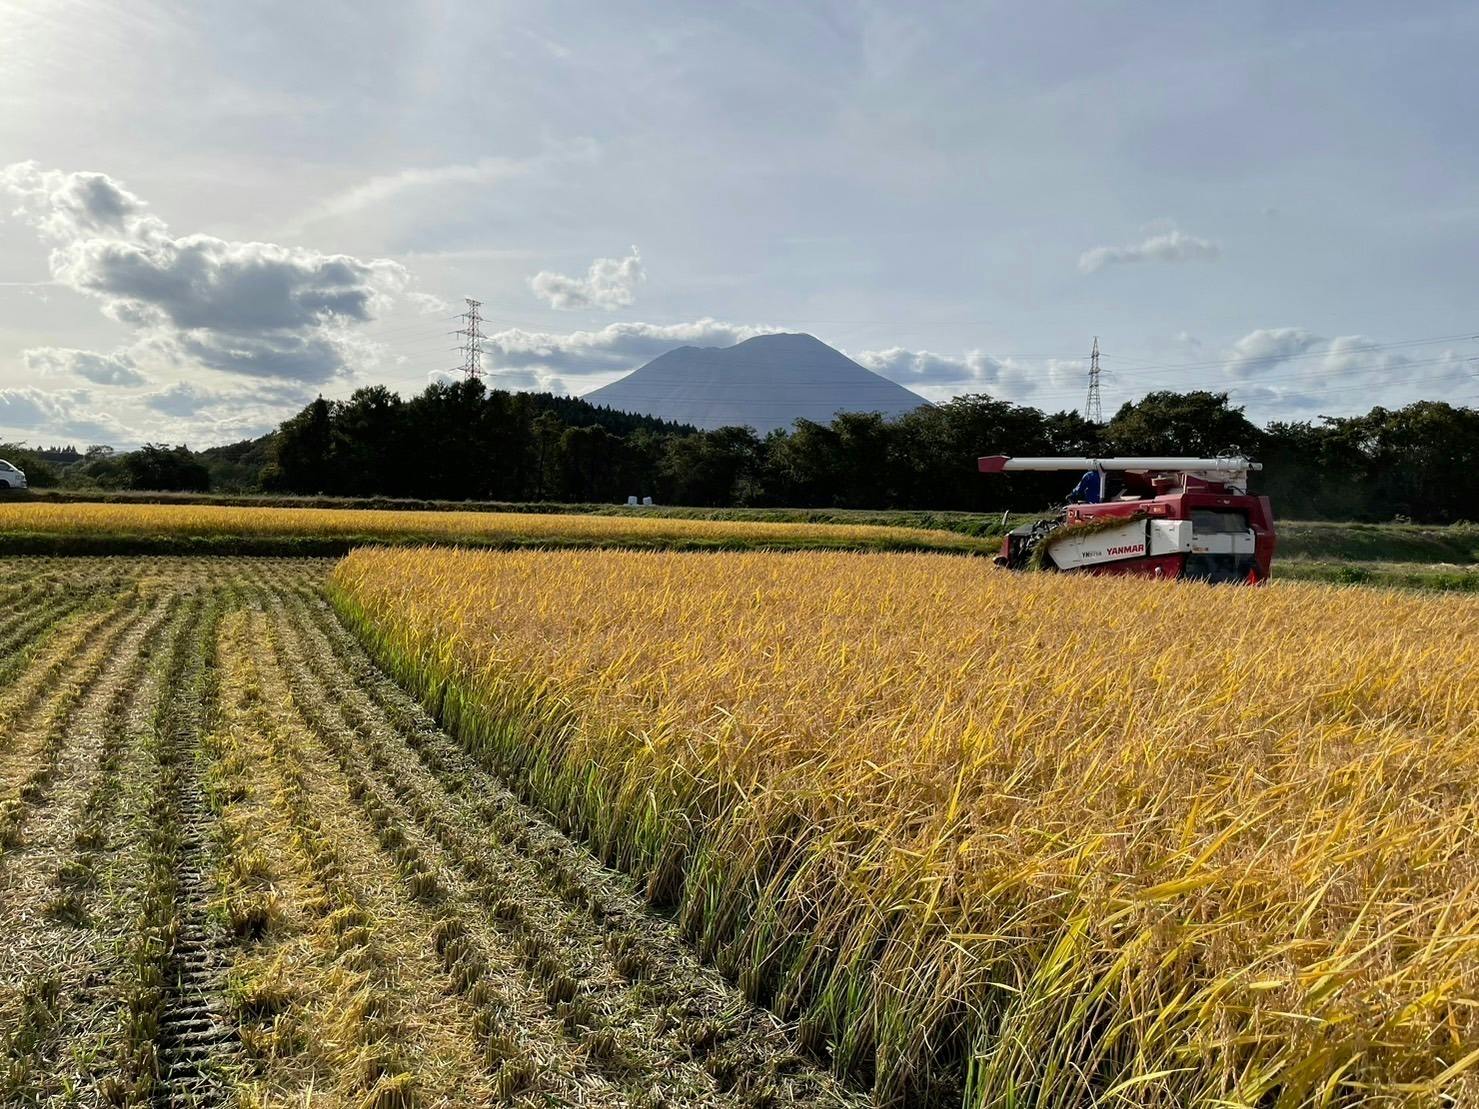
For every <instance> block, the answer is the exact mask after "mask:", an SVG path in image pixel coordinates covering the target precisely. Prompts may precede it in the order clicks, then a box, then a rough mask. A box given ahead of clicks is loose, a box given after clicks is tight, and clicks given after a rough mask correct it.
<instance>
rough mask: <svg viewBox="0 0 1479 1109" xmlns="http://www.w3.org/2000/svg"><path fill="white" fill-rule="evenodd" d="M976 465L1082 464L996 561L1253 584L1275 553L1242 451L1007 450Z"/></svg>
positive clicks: (1269, 518) (1004, 468) (1005, 469)
mask: <svg viewBox="0 0 1479 1109" xmlns="http://www.w3.org/2000/svg"><path fill="white" fill-rule="evenodd" d="M979 466H980V469H981V472H982V473H986V474H1000V473H1010V472H1013V471H1020V470H1031V471H1041V470H1067V471H1074V472H1079V473H1081V474H1082V476H1081V477H1080V479H1079V483H1078V486H1077V488H1075V489H1074V491H1073V495H1072V497H1071V498H1070V503H1069V504H1068V505H1067V506H1066V507H1065V508H1064V509H1063V510H1062V511H1061V512H1060V513H1059V514H1058V515H1057V517H1056V518H1050V519H1044V520H1037V521H1034V522H1033V523H1031V524H1024V525H1023V526H1022V527H1019V528H1016V529H1015V530H1013V531H1011V532H1009V533H1008V534H1007V536H1006V539H1005V540H1004V541H1003V543H1002V548H1001V554H1000V555H998V556H997V559H996V562H997V565H999V566H1005V567H1007V568H1009V569H1012V570H1030V569H1046V570H1067V571H1074V572H1079V573H1089V574H1131V575H1137V576H1141V577H1153V578H1197V579H1200V580H1202V581H1211V582H1243V583H1247V584H1250V585H1260V584H1262V583H1264V582H1266V581H1268V579H1269V569H1270V566H1271V564H1272V562H1273V557H1274V517H1273V509H1272V508H1271V507H1270V505H1269V500H1268V498H1267V497H1259V496H1252V495H1250V494H1249V493H1248V472H1249V471H1250V470H1261V469H1262V468H1263V466H1262V464H1261V463H1258V462H1251V461H1249V460H1248V459H1246V458H1240V457H1227V458H1010V457H1008V456H1006V455H992V456H990V457H987V458H982V459H980V461H979Z"/></svg>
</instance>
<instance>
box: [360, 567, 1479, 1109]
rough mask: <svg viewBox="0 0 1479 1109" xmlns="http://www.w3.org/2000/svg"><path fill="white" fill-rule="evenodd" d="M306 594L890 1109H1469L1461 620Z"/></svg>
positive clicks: (378, 579) (992, 579)
mask: <svg viewBox="0 0 1479 1109" xmlns="http://www.w3.org/2000/svg"><path fill="white" fill-rule="evenodd" d="M332 595H333V597H334V599H335V602H336V604H337V606H338V607H339V609H340V611H341V613H342V614H343V615H344V616H345V618H346V620H347V622H348V623H349V624H350V625H351V626H353V627H354V628H355V629H356V630H357V631H358V632H359V633H360V635H361V636H362V637H363V638H364V639H365V640H366V642H367V643H368V644H369V645H370V646H371V648H372V650H373V651H374V653H375V654H376V655H377V656H378V657H379V658H380V659H381V660H382V662H384V663H385V664H386V665H387V666H388V667H389V668H390V669H391V670H392V671H393V672H394V673H395V674H396V675H397V676H398V677H400V678H401V679H402V680H403V681H404V682H405V683H407V684H408V685H409V686H410V687H411V688H413V689H414V690H415V691H416V692H417V693H418V694H419V695H420V696H421V697H422V698H423V699H424V700H425V702H426V703H427V704H428V705H429V706H430V707H431V708H432V709H433V710H434V711H435V712H436V713H437V714H439V716H440V717H441V719H442V720H443V721H444V722H446V723H447V724H448V725H449V726H450V728H451V729H452V730H454V731H455V732H456V733H457V734H458V735H459V737H460V738H461V739H463V740H464V741H465V742H466V743H467V744H468V745H469V747H470V748H471V749H473V750H474V751H476V752H477V753H479V754H480V755H481V756H482V757H484V758H485V759H487V760H488V761H489V762H490V763H491V764H492V765H495V766H497V767H499V768H501V770H502V771H503V772H505V773H506V774H507V775H508V776H509V777H510V778H511V779H512V780H514V781H516V782H517V783H518V784H519V786H520V788H521V789H522V790H523V791H524V792H525V793H526V795H527V796H528V797H530V798H531V799H533V800H536V801H537V802H538V803H540V804H542V805H544V806H546V807H547V808H548V809H549V810H550V811H551V812H552V813H554V814H556V815H557V816H558V817H559V818H560V820H561V821H562V822H563V823H564V824H565V825H566V826H568V827H570V828H572V829H575V830H577V831H578V832H579V833H580V834H581V835H583V836H584V837H586V838H587V839H588V840H589V841H590V842H591V843H592V845H593V846H594V847H595V849H596V850H597V851H598V852H599V853H600V854H601V855H602V856H603V857H604V858H605V859H607V860H608V861H609V862H611V863H614V864H618V865H620V866H621V867H623V868H625V869H628V870H630V871H631V872H633V873H634V874H635V875H636V876H637V877H638V878H639V879H640V880H641V881H642V882H643V883H644V884H645V886H646V889H647V890H648V892H649V894H650V895H651V896H652V897H653V899H654V900H657V901H659V902H663V903H668V904H675V905H677V906H678V907H679V908H680V911H681V919H682V922H683V925H684V927H685V929H686V930H687V932H688V933H689V935H690V936H691V937H692V938H693V939H694V940H695V941H696V942H697V944H698V946H699V949H700V951H701V952H702V953H703V954H704V955H705V956H707V957H709V958H712V959H713V960H714V961H715V962H716V963H717V964H718V966H719V967H720V968H721V969H722V970H724V971H725V973H726V974H729V975H732V976H734V977H735V978H737V979H738V981H739V982H740V984H741V986H742V988H743V989H744V990H745V992H746V993H747V994H749V995H750V996H751V997H752V998H754V999H757V1000H763V1001H766V1002H767V1003H769V1004H771V1005H772V1006H774V1007H775V1008H776V1009H778V1010H779V1011H780V1012H781V1013H782V1014H783V1015H785V1016H788V1017H791V1018H794V1019H796V1020H797V1021H798V1022H799V1028H800V1033H801V1037H802V1039H803V1041H804V1042H806V1043H808V1044H810V1045H811V1046H813V1047H815V1048H816V1049H817V1050H819V1051H823V1052H826V1053H828V1054H830V1055H831V1057H832V1059H833V1062H834V1064H835V1065H836V1066H837V1068H838V1069H840V1070H842V1071H844V1072H848V1073H852V1074H855V1075H860V1076H863V1077H866V1078H870V1079H871V1081H872V1082H873V1085H874V1089H875V1096H876V1097H877V1098H878V1100H880V1101H883V1102H893V1103H901V1102H910V1103H918V1102H919V1101H926V1100H927V1101H935V1102H949V1101H956V1100H960V1099H963V1100H964V1101H965V1102H966V1103H967V1104H969V1105H992V1106H995V1105H1002V1106H1006V1105H1024V1104H1032V1105H1039V1106H1065V1107H1067V1106H1077V1105H1082V1104H1088V1103H1096V1102H1104V1103H1119V1104H1145V1105H1178V1106H1179V1105H1202V1106H1213V1105H1216V1106H1228V1105H1275V1104H1277V1105H1278V1106H1304V1105H1327V1104H1350V1105H1355V1104H1370V1103H1373V1102H1375V1101H1380V1102H1381V1103H1387V1104H1392V1103H1399V1102H1400V1103H1404V1104H1433V1105H1439V1104H1473V1103H1475V1102H1476V1101H1479V1075H1476V1070H1475V1068H1476V1067H1479V877H1476V860H1479V850H1476V847H1479V843H1476V836H1479V832H1476V828H1479V760H1476V759H1475V758H1474V746H1475V742H1476V740H1479V683H1476V682H1475V680H1474V679H1475V675H1476V673H1479V602H1475V601H1471V600H1467V599H1465V600H1439V599H1436V598H1426V597H1420V596H1413V595H1404V594H1398V593H1388V592H1382V591H1360V590H1354V589H1339V588H1331V587H1324V586H1279V587H1274V588H1270V589H1264V590H1239V589H1228V588H1216V587H1208V586H1201V585H1192V584H1188V585H1180V586H1177V587H1174V588H1167V587H1165V586H1164V585H1161V584H1159V583H1154V582H1145V581H1112V580H1104V579H1099V580H1088V579H1074V578H1065V577H1062V576H1057V575H1037V576H1031V577H1018V576H1008V575H1004V574H996V573H992V572H991V571H990V570H989V569H987V568H986V567H984V566H983V565H982V564H981V563H980V562H979V561H975V560H967V559H952V558H941V557H938V556H927V555H882V554H877V555H838V554H831V553H808V554H765V553H751V554H726V555H702V554H655V553H636V552H555V553H542V554H535V553H525V552H498V553H490V552H470V551H458V552H452V551H432V550H425V551H413V550H394V551H391V550H379V551H358V552H355V553H354V554H352V555H351V556H349V557H348V558H347V559H346V560H345V561H344V562H342V563H341V564H340V565H339V567H338V568H337V569H336V571H335V573H334V578H333V586H332Z"/></svg>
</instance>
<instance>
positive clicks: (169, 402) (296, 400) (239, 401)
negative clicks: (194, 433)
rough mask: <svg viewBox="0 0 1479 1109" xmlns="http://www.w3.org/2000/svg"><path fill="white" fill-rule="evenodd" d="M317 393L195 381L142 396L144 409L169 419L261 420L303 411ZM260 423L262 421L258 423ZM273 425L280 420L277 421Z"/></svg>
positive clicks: (293, 386)
mask: <svg viewBox="0 0 1479 1109" xmlns="http://www.w3.org/2000/svg"><path fill="white" fill-rule="evenodd" d="M313 396H314V390H313V389H312V388H310V387H308V386H303V385H298V384H296V383H293V382H281V383H276V384H270V385H267V386H266V387H260V386H257V387H252V388H242V387H233V388H226V389H215V388H211V387H209V386H205V385H198V384H196V383H195V382H191V381H177V382H174V383H173V384H171V385H166V386H165V387H164V388H163V389H157V390H155V391H154V392H151V393H144V394H142V395H141V396H140V397H139V400H140V402H141V403H142V404H143V405H144V407H146V408H148V409H150V410H151V411H153V412H158V413H160V414H161V415H165V416H174V417H178V418H181V419H186V418H190V417H194V416H199V415H201V414H202V413H207V414H211V415H214V416H216V417H217V418H224V417H225V416H227V415H229V414H230V413H232V412H241V411H249V410H250V411H256V412H258V413H259V416H261V418H267V416H266V415H262V414H263V413H264V412H265V413H268V414H270V413H272V412H276V411H278V410H280V409H284V408H294V409H296V408H301V407H302V406H303V405H305V404H307V403H308V402H309V401H310V400H312V399H313ZM258 422H260V420H259V421H258ZM272 422H273V423H276V422H277V420H276V419H273V420H272Z"/></svg>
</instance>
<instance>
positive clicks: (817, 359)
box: [582, 335, 929, 435]
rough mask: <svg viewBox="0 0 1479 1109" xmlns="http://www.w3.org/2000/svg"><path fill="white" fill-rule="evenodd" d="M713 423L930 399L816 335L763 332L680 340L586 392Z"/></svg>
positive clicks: (890, 412) (609, 402)
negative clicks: (722, 339) (726, 340)
mask: <svg viewBox="0 0 1479 1109" xmlns="http://www.w3.org/2000/svg"><path fill="white" fill-rule="evenodd" d="M582 399H583V400H586V401H588V402H590V403H591V404H599V405H605V406H607V407H609V408H615V409H618V410H620V411H623V412H643V413H646V414H647V415H649V416H658V417H661V418H662V419H664V420H672V421H673V422H675V423H683V424H692V425H693V426H695V427H700V428H705V429H710V428H716V427H732V426H741V425H748V426H750V427H753V428H754V429H755V430H756V431H758V432H759V433H760V434H761V435H764V434H765V433H766V432H768V431H772V430H774V429H775V428H778V427H779V428H789V427H790V426H791V422H792V421H793V420H795V419H797V418H798V417H801V416H804V417H806V418H807V419H808V420H815V421H816V422H817V423H823V424H825V423H828V422H830V421H831V419H832V417H833V416H835V415H836V414H837V413H839V412H882V413H883V414H884V415H885V416H900V415H903V414H904V413H905V412H909V411H911V410H912V409H915V408H918V407H919V406H920V405H922V404H928V403H929V402H928V401H927V400H925V399H924V398H923V397H921V396H919V395H918V394H916V393H911V392H910V391H909V390H908V389H905V388H904V387H903V386H902V385H896V384H895V383H894V382H892V381H890V380H889V379H888V378H886V377H880V376H879V375H878V374H876V373H874V372H873V371H872V370H868V369H864V368H863V367H862V366H860V365H858V364H857V363H856V362H854V361H853V360H852V359H851V358H849V357H847V355H845V354H843V353H842V352H841V351H837V350H833V349H832V348H831V347H829V346H828V345H827V344H826V343H824V342H822V341H821V340H820V339H816V338H813V337H812V336H810V335H760V336H757V337H756V338H754V339H746V340H745V341H744V342H743V343H739V344H737V345H736V346H732V347H679V348H678V349H677V350H670V351H668V352H667V353H666V354H662V355H659V356H658V357H656V358H654V359H653V360H652V361H651V362H648V363H647V365H645V366H643V367H642V368H641V369H638V370H633V371H632V372H631V373H629V374H627V376H626V377H624V378H622V379H621V380H620V381H613V382H612V383H611V384H610V385H606V386H603V387H601V388H600V389H597V390H595V391H594V392H591V393H587V394H585V396H584V397H583V398H582Z"/></svg>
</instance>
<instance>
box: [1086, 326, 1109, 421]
mask: <svg viewBox="0 0 1479 1109" xmlns="http://www.w3.org/2000/svg"><path fill="white" fill-rule="evenodd" d="M1084 419H1086V420H1088V421H1089V423H1091V424H1102V423H1103V422H1104V402H1103V401H1102V400H1101V399H1100V397H1099V336H1097V335H1095V336H1094V349H1093V350H1092V351H1091V352H1090V353H1089V399H1088V400H1087V401H1086V402H1085V404H1084Z"/></svg>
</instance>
